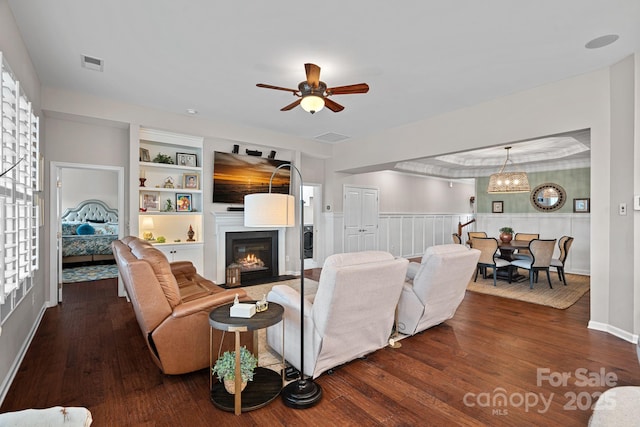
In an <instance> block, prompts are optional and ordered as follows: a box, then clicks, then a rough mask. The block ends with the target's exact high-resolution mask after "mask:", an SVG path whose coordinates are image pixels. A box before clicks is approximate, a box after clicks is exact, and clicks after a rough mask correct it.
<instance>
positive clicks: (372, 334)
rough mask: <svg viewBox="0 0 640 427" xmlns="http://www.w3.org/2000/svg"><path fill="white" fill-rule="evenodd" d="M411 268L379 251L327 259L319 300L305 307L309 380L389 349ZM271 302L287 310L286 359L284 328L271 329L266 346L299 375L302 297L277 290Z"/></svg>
mask: <svg viewBox="0 0 640 427" xmlns="http://www.w3.org/2000/svg"><path fill="white" fill-rule="evenodd" d="M408 263H409V261H408V260H406V259H402V258H394V256H393V255H391V254H390V253H388V252H380V251H365V252H353V253H344V254H334V255H331V256H330V257H328V258H327V259H326V261H325V263H324V266H323V267H322V273H321V274H320V283H319V284H318V291H317V293H316V295H315V299H314V300H313V302H311V301H309V300H308V299H306V300H305V301H304V303H305V306H304V316H305V318H304V322H303V324H304V373H305V375H308V376H311V377H313V378H316V377H318V376H319V375H321V374H322V373H323V372H325V371H327V370H329V369H331V368H334V367H336V366H338V365H341V364H343V363H347V362H349V361H351V360H353V359H356V358H358V357H362V356H364V355H366V354H368V353H372V352H374V351H376V350H378V349H380V348H383V347H385V346H386V345H387V343H388V342H389V336H390V335H391V332H392V329H393V322H394V314H395V310H396V304H397V303H398V297H399V296H400V291H401V290H402V285H403V282H404V277H405V275H406V272H407V264H408ZM305 297H306V295H305ZM267 299H268V300H269V301H272V302H277V303H278V304H281V305H283V306H284V319H285V322H284V326H285V349H284V353H283V349H282V325H280V324H278V325H275V326H271V327H269V328H267V342H268V344H269V346H270V347H271V348H273V349H274V350H275V351H277V352H278V353H280V354H284V357H285V359H286V360H287V361H289V363H291V364H292V365H293V366H294V367H295V368H296V369H300V345H301V343H300V327H301V322H300V293H299V292H298V291H296V290H294V289H293V288H291V287H289V286H286V285H276V286H274V287H273V288H272V289H271V291H270V292H269V294H268V295H267Z"/></svg>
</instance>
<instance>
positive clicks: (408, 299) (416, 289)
mask: <svg viewBox="0 0 640 427" xmlns="http://www.w3.org/2000/svg"><path fill="white" fill-rule="evenodd" d="M479 257H480V251H479V250H477V249H469V248H467V247H466V246H464V245H458V244H448V245H437V246H431V247H429V248H427V250H426V251H425V253H424V255H423V256H422V260H421V262H420V263H416V262H412V263H410V264H409V266H408V269H407V282H406V283H405V284H404V287H403V289H402V294H401V295H400V302H399V303H398V331H399V332H400V333H403V334H405V335H413V334H416V333H418V332H420V331H422V330H425V329H427V328H430V327H432V326H435V325H438V324H440V323H442V322H444V321H445V320H447V319H451V318H452V317H453V315H454V314H455V312H456V310H457V308H458V306H459V305H460V303H461V302H462V299H463V298H464V295H465V291H466V289H467V285H468V284H469V280H470V279H471V277H472V275H473V273H474V271H475V270H476V266H477V263H478V259H479Z"/></svg>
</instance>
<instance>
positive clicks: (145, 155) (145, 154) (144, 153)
mask: <svg viewBox="0 0 640 427" xmlns="http://www.w3.org/2000/svg"><path fill="white" fill-rule="evenodd" d="M140 161H141V162H150V161H151V155H150V154H149V150H147V149H146V148H142V147H140Z"/></svg>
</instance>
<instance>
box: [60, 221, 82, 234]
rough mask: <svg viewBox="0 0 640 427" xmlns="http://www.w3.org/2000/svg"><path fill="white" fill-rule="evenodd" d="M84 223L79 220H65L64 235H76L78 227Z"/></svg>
mask: <svg viewBox="0 0 640 427" xmlns="http://www.w3.org/2000/svg"><path fill="white" fill-rule="evenodd" d="M81 224H82V223H81V222H79V221H77V222H73V221H67V222H63V223H62V235H63V236H75V235H76V234H78V233H77V231H76V230H77V229H78V227H79V226H80V225H81Z"/></svg>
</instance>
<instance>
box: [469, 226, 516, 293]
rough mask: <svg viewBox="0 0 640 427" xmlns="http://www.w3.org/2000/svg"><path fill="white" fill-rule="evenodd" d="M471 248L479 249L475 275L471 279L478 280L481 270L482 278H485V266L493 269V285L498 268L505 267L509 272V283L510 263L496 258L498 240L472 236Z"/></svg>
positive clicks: (494, 284)
mask: <svg viewBox="0 0 640 427" xmlns="http://www.w3.org/2000/svg"><path fill="white" fill-rule="evenodd" d="M473 249H478V250H479V251H480V259H479V260H478V267H477V268H476V276H475V277H474V279H473V281H474V282H475V281H477V280H478V273H479V272H480V271H482V278H483V279H486V276H487V268H492V269H493V286H496V279H497V278H498V268H507V270H508V272H509V283H511V263H510V262H509V261H507V260H506V259H502V258H498V257H497V256H496V253H497V252H498V240H497V239H496V238H494V237H474V238H473Z"/></svg>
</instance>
